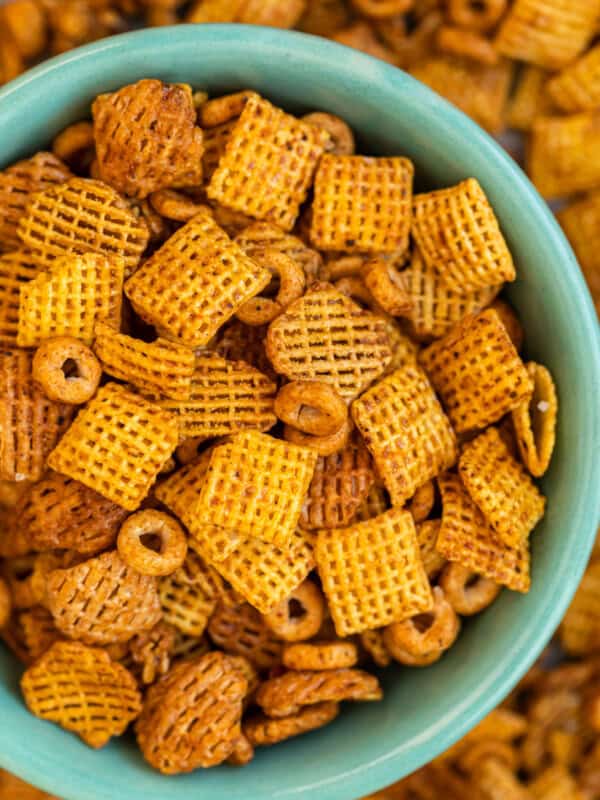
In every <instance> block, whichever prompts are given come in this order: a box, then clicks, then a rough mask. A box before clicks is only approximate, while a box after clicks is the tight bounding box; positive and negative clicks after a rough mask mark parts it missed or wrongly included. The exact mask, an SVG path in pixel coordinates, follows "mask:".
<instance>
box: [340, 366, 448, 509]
mask: <svg viewBox="0 0 600 800" xmlns="http://www.w3.org/2000/svg"><path fill="white" fill-rule="evenodd" d="M352 417H353V419H354V421H355V423H356V425H357V427H358V429H359V431H360V433H361V434H362V436H363V438H364V440H365V444H366V445H367V447H368V448H369V450H370V451H371V453H372V454H373V457H374V459H375V464H376V466H377V469H378V472H379V474H380V476H381V478H382V480H383V482H384V483H385V487H386V489H387V490H388V491H389V493H390V495H391V498H392V505H395V506H402V505H403V504H404V502H405V501H406V500H408V499H409V498H410V497H412V495H413V494H414V493H415V491H416V490H417V489H418V488H419V486H421V485H422V484H423V483H425V481H428V480H429V479H430V478H434V477H435V476H436V475H438V474H439V473H440V472H442V471H443V470H445V469H448V468H449V467H451V466H452V465H453V464H454V462H455V461H456V456H457V451H456V437H455V436H454V432H453V430H452V428H451V427H450V423H449V421H448V418H447V417H446V415H445V414H444V412H443V411H442V408H441V406H440V404H439V401H438V399H437V397H436V396H435V393H434V391H433V389H432V388H431V385H430V383H429V381H428V380H427V377H426V375H425V373H424V372H423V371H422V370H421V369H420V368H419V367H405V368H404V369H399V370H397V371H396V372H394V373H392V374H391V375H389V376H388V377H387V378H384V379H383V380H381V381H380V382H379V383H378V384H376V385H375V386H374V387H373V388H372V389H369V391H367V392H365V394H363V395H362V396H361V397H360V398H359V399H358V400H355V401H354V403H353V404H352Z"/></svg>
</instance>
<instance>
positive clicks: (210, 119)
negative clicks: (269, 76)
mask: <svg viewBox="0 0 600 800" xmlns="http://www.w3.org/2000/svg"><path fill="white" fill-rule="evenodd" d="M258 96H259V95H257V93H256V92H253V91H251V90H250V89H245V90H244V91H242V92H235V93H234V94H226V95H223V96H221V97H214V98H213V99H212V100H207V101H206V102H205V103H203V104H202V105H201V106H200V110H199V112H198V120H199V122H200V125H201V126H202V127H203V128H216V127H217V126H218V125H223V124H224V123H226V122H229V121H230V120H232V119H237V118H238V117H239V116H240V114H241V113H242V111H243V110H244V108H245V107H246V103H247V102H248V100H250V98H251V97H254V98H257V97H258Z"/></svg>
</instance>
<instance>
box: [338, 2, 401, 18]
mask: <svg viewBox="0 0 600 800" xmlns="http://www.w3.org/2000/svg"><path fill="white" fill-rule="evenodd" d="M351 2H352V5H353V6H354V7H355V8H356V10H357V11H359V12H360V13H361V14H364V15H365V17H371V18H373V19H388V18H389V17H394V16H395V15H396V14H404V12H405V11H410V10H411V8H412V6H413V5H414V0H351Z"/></svg>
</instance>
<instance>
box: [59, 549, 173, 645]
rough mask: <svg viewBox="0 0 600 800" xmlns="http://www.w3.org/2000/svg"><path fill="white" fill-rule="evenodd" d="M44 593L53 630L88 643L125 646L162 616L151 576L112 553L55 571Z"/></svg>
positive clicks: (154, 581) (114, 552) (154, 583)
mask: <svg viewBox="0 0 600 800" xmlns="http://www.w3.org/2000/svg"><path fill="white" fill-rule="evenodd" d="M46 594H47V602H48V608H49V610H50V612H51V613H52V616H53V617H54V623H55V625H56V627H57V628H58V629H59V630H60V631H62V633H64V634H66V635H67V636H69V637H71V638H73V639H81V640H82V641H84V642H86V643H87V644H109V643H111V642H126V641H127V640H128V639H131V637H132V636H134V635H135V634H136V633H139V632H140V631H147V630H149V629H150V628H152V627H153V626H154V625H156V623H157V622H158V621H159V620H160V618H161V608H160V602H159V598H158V592H157V591H156V580H155V578H151V577H149V576H147V575H140V574H139V573H138V572H136V571H135V570H133V569H131V567H128V566H126V565H125V564H124V563H123V562H122V561H121V559H120V557H119V555H118V553H117V552H116V551H114V550H111V551H110V552H108V553H103V554H102V555H100V556H96V557H94V558H90V559H88V561H84V562H83V563H82V564H77V565H76V566H74V567H68V568H67V569H56V570H54V571H53V572H51V573H50V574H49V575H48V578H47V582H46Z"/></svg>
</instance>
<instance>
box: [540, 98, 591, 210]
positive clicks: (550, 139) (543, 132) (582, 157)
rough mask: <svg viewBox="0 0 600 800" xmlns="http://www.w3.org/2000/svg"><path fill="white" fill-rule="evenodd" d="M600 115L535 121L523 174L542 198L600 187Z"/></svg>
mask: <svg viewBox="0 0 600 800" xmlns="http://www.w3.org/2000/svg"><path fill="white" fill-rule="evenodd" d="M599 147H600V111H599V110H598V109H595V110H593V111H584V112H581V113H579V114H571V115H569V116H552V117H539V118H538V119H536V120H535V121H534V123H533V126H532V129H531V139H530V142H529V146H528V148H527V153H526V162H525V165H526V168H527V174H528V175H529V177H530V178H531V180H532V181H533V183H534V184H535V186H536V188H537V190H538V191H539V192H540V194H541V195H542V196H543V197H546V198H549V199H550V198H557V197H564V196H566V195H570V194H575V193H576V192H585V191H588V190H589V189H597V188H598V187H599V186H600V159H599V158H598V152H599Z"/></svg>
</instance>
